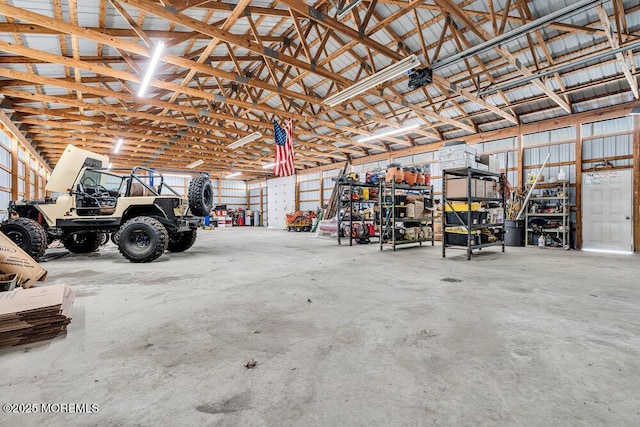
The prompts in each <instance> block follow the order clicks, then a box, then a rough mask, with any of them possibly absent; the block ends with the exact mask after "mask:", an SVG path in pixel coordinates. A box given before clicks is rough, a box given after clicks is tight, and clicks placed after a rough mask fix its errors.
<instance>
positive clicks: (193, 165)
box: [187, 159, 204, 169]
mask: <svg viewBox="0 0 640 427" xmlns="http://www.w3.org/2000/svg"><path fill="white" fill-rule="evenodd" d="M203 163H204V160H202V159H200V160H196V161H195V162H193V163H189V164H188V165H187V169H193V168H195V167H197V166H200V165H201V164H203Z"/></svg>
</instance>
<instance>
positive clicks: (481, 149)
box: [474, 137, 520, 186]
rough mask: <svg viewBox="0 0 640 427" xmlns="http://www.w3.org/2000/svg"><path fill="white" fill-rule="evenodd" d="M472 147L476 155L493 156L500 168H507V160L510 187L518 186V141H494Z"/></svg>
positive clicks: (508, 139) (505, 139) (507, 139)
mask: <svg viewBox="0 0 640 427" xmlns="http://www.w3.org/2000/svg"><path fill="white" fill-rule="evenodd" d="M474 147H475V148H476V149H477V150H478V153H483V154H493V155H494V156H496V157H497V158H498V160H499V161H500V168H501V169H505V168H506V167H507V160H508V165H509V172H508V174H507V179H508V180H509V183H510V184H511V185H512V186H517V185H519V181H520V177H519V176H518V170H517V169H518V140H517V138H515V137H513V138H504V139H497V140H495V141H489V142H483V143H482V144H476V145H474Z"/></svg>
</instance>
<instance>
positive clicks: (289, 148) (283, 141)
mask: <svg viewBox="0 0 640 427" xmlns="http://www.w3.org/2000/svg"><path fill="white" fill-rule="evenodd" d="M273 135H274V136H275V140H276V158H275V162H276V167H275V169H274V172H275V174H276V175H277V176H289V175H293V174H294V173H295V168H294V160H293V119H292V120H289V121H288V122H287V124H286V125H285V127H284V130H283V129H282V128H281V127H280V125H279V124H278V122H277V121H275V120H274V121H273Z"/></svg>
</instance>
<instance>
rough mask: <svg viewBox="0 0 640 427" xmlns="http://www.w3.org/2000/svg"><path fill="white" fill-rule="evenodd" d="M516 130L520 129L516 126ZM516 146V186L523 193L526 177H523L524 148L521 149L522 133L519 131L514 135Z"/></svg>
mask: <svg viewBox="0 0 640 427" xmlns="http://www.w3.org/2000/svg"><path fill="white" fill-rule="evenodd" d="M518 129H520V126H518ZM516 146H517V147H518V184H519V185H518V186H519V187H521V188H522V190H523V191H524V185H525V183H526V177H525V175H524V148H523V147H522V132H520V130H518V135H516Z"/></svg>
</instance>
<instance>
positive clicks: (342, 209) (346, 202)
mask: <svg viewBox="0 0 640 427" xmlns="http://www.w3.org/2000/svg"><path fill="white" fill-rule="evenodd" d="M377 187H378V186H377V185H376V184H365V183H362V182H341V183H338V208H337V210H336V212H337V216H338V244H339V245H342V239H346V238H347V236H342V223H345V222H348V223H349V230H353V224H354V223H360V224H362V226H363V227H364V226H366V224H374V225H375V224H377V221H376V216H375V215H376V214H375V212H374V210H373V207H374V206H375V205H376V204H377V203H378V200H360V199H359V200H353V198H352V196H351V195H352V194H353V191H354V189H356V188H358V189H362V188H377ZM345 189H347V190H348V194H349V197H348V198H345V197H344V190H345ZM362 206H367V207H370V208H371V211H372V215H373V216H372V219H361V220H354V219H353V213H354V212H355V211H358V210H359V209H354V208H360V207H362ZM346 212H349V219H346V220H345V219H344V215H345V213H346ZM372 237H373V238H375V237H378V236H377V235H374V236H371V235H369V239H371V238H372ZM348 238H349V246H353V240H354V237H353V233H352V232H350V233H349V236H348Z"/></svg>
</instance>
